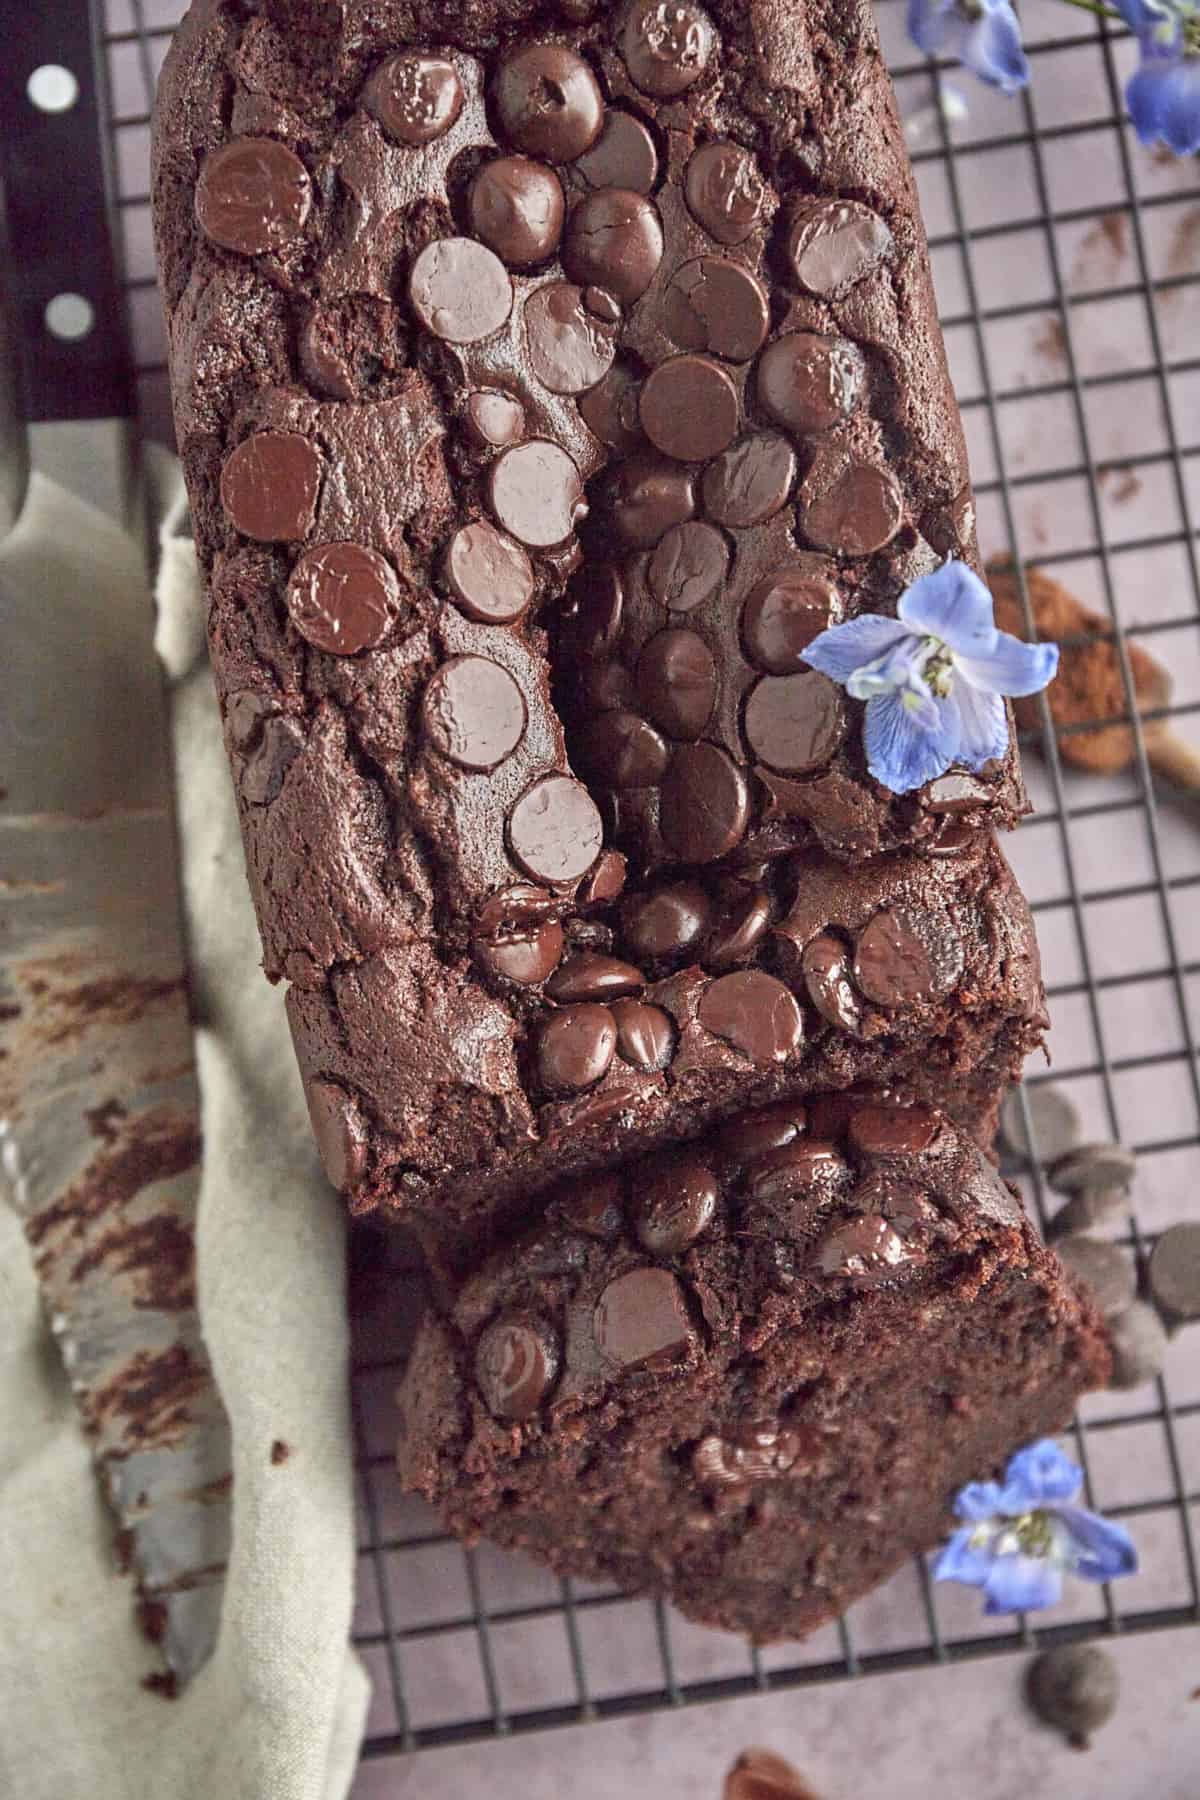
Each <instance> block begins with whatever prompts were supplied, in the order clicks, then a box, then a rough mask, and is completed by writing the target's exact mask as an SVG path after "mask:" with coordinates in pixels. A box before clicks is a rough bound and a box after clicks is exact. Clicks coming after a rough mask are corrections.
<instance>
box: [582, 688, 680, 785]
mask: <svg viewBox="0 0 1200 1800" xmlns="http://www.w3.org/2000/svg"><path fill="white" fill-rule="evenodd" d="M571 752H572V760H573V761H574V763H575V766H576V767H577V768H580V769H582V770H583V771H584V773H585V774H587V775H589V776H591V777H592V779H593V780H595V781H596V782H598V783H600V784H601V785H602V786H604V787H614V788H640V787H657V786H658V783H659V782H660V781H661V780H662V778H663V776H664V775H665V774H666V770H667V763H668V761H669V760H670V752H669V751H668V749H667V745H666V740H665V739H664V738H663V736H662V735H661V733H660V732H657V731H656V730H655V729H654V727H653V725H651V724H650V723H649V722H648V720H646V719H643V718H642V717H640V715H639V714H638V713H633V712H625V711H623V710H621V709H619V708H618V709H616V710H614V711H612V712H604V713H600V714H599V716H598V717H597V718H594V719H591V720H589V722H588V723H587V724H586V725H585V726H584V727H583V729H582V730H581V731H579V732H577V733H576V735H575V737H574V739H573V740H572V746H571Z"/></svg>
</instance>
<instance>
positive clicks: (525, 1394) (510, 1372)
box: [475, 1317, 559, 1421]
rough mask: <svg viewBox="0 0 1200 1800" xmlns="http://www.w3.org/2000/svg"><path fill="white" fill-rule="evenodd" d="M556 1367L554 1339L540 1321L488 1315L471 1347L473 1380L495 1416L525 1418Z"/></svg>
mask: <svg viewBox="0 0 1200 1800" xmlns="http://www.w3.org/2000/svg"><path fill="white" fill-rule="evenodd" d="M558 1366H559V1351H558V1339H557V1338H556V1337H555V1334H554V1332H553V1331H552V1330H551V1329H550V1327H549V1326H548V1325H547V1324H546V1322H545V1320H544V1319H533V1318H518V1317H510V1318H500V1319H493V1320H492V1323H491V1324H490V1325H489V1326H487V1327H486V1329H485V1330H484V1332H483V1335H482V1336H481V1337H480V1339H479V1342H478V1344H477V1345H476V1347H475V1380H476V1382H477V1384H478V1387H479V1391H480V1393H481V1394H482V1395H483V1399H484V1404H485V1405H486V1406H487V1409H488V1411H489V1412H490V1413H493V1414H494V1415H495V1417H496V1418H498V1419H515V1420H518V1421H519V1420H522V1419H531V1418H532V1417H533V1415H534V1413H535V1412H536V1411H537V1410H538V1407H539V1406H540V1405H541V1404H542V1401H543V1400H544V1399H545V1398H546V1396H547V1394H548V1393H549V1392H550V1390H551V1388H552V1387H553V1386H554V1383H555V1381H556V1380H557V1379H558Z"/></svg>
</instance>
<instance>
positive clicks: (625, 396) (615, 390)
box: [577, 362, 646, 452]
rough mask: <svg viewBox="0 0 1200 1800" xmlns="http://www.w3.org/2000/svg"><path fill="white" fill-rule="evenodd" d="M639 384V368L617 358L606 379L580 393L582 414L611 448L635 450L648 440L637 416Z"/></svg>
mask: <svg viewBox="0 0 1200 1800" xmlns="http://www.w3.org/2000/svg"><path fill="white" fill-rule="evenodd" d="M640 388H641V383H640V381H639V379H638V375H637V372H636V370H634V369H632V368H631V367H630V365H629V364H628V363H625V362H615V363H614V364H613V366H612V368H611V369H610V370H609V371H608V374H607V375H606V376H605V377H604V379H603V381H598V382H597V383H596V386H595V387H594V388H592V389H590V390H589V392H588V393H586V394H581V395H580V396H579V400H578V402H577V405H578V407H579V416H580V418H581V419H582V420H583V422H584V424H585V425H586V426H587V428H588V430H589V431H591V432H594V433H595V435H596V436H597V437H598V438H599V439H600V442H601V443H602V444H607V445H608V446H609V448H610V449H612V450H623V451H626V452H628V451H631V450H636V449H637V448H638V446H639V445H641V444H644V443H645V441H646V440H645V438H644V437H643V435H642V422H641V420H640V418H639V417H638V394H639V392H640Z"/></svg>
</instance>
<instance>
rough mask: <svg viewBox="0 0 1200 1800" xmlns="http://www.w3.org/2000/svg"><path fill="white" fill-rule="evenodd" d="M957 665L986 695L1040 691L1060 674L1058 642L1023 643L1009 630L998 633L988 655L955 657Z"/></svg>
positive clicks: (1015, 695)
mask: <svg viewBox="0 0 1200 1800" xmlns="http://www.w3.org/2000/svg"><path fill="white" fill-rule="evenodd" d="M954 666H955V668H956V669H957V670H958V673H959V674H960V675H962V676H963V677H964V678H965V679H966V680H967V681H969V682H970V684H971V686H972V687H975V688H981V689H982V690H983V692H984V693H985V694H1011V695H1012V696H1013V697H1014V699H1016V698H1019V697H1020V696H1022V695H1024V694H1040V693H1041V691H1042V689H1043V688H1044V687H1045V686H1046V685H1047V684H1048V683H1049V682H1051V681H1053V680H1054V677H1055V676H1056V675H1057V673H1058V645H1057V644H1024V643H1022V642H1021V639H1020V638H1015V637H1010V636H1009V634H1008V632H1007V631H998V632H997V633H996V645H995V648H994V649H993V650H992V652H991V653H990V655H987V656H956V657H955V659H954Z"/></svg>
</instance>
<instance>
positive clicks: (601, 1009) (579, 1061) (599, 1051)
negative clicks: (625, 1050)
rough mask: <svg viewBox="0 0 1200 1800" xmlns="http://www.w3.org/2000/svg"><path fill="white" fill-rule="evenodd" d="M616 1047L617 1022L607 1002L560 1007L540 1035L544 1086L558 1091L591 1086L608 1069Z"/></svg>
mask: <svg viewBox="0 0 1200 1800" xmlns="http://www.w3.org/2000/svg"><path fill="white" fill-rule="evenodd" d="M616 1050H617V1024H616V1020H615V1019H614V1018H613V1016H612V1014H611V1013H610V1012H609V1010H608V1008H607V1006H600V1005H596V1004H593V1003H591V1002H585V1003H583V1004H581V1005H579V1006H564V1007H561V1008H560V1009H559V1010H558V1011H557V1012H553V1013H551V1014H550V1016H549V1018H548V1019H547V1020H546V1021H545V1023H544V1024H543V1026H542V1029H541V1035H540V1036H539V1038H538V1046H537V1063H538V1073H539V1075H540V1076H541V1079H542V1086H543V1087H544V1088H546V1089H547V1090H548V1092H550V1093H555V1094H572V1093H578V1092H579V1090H580V1089H581V1088H587V1087H592V1086H593V1085H594V1084H595V1083H596V1082H597V1081H599V1080H600V1078H601V1077H602V1076H603V1075H605V1074H607V1073H608V1067H609V1064H610V1063H611V1062H612V1059H613V1057H614V1056H615V1055H616Z"/></svg>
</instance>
